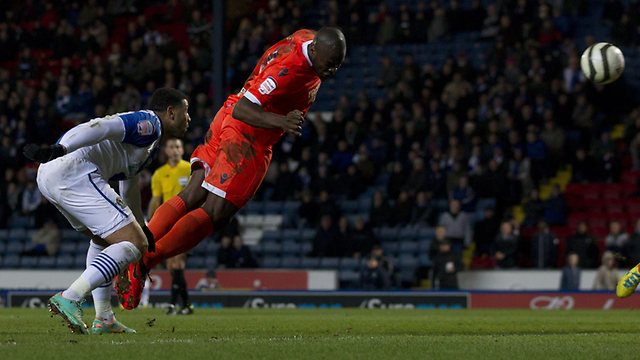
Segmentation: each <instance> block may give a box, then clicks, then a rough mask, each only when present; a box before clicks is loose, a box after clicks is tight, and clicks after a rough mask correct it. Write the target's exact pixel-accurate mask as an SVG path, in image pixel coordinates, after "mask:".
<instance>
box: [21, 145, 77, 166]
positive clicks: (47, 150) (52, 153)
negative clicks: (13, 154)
mask: <svg viewBox="0 0 640 360" xmlns="http://www.w3.org/2000/svg"><path fill="white" fill-rule="evenodd" d="M66 153H67V150H66V149H65V147H64V146H62V145H60V144H55V145H49V146H40V145H36V144H27V145H25V146H24V148H23V149H22V154H23V155H24V156H25V157H26V158H27V159H30V160H33V161H37V162H39V163H46V162H47V161H51V160H53V159H55V158H58V157H60V156H64V155H65V154H66Z"/></svg>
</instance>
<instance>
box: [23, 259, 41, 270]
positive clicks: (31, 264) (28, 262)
mask: <svg viewBox="0 0 640 360" xmlns="http://www.w3.org/2000/svg"><path fill="white" fill-rule="evenodd" d="M37 266H38V257H36V256H22V257H21V258H20V267H21V268H24V269H34V268H36V267H37Z"/></svg>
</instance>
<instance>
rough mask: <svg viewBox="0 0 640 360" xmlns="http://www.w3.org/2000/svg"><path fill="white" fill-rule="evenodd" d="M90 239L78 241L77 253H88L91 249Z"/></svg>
mask: <svg viewBox="0 0 640 360" xmlns="http://www.w3.org/2000/svg"><path fill="white" fill-rule="evenodd" d="M89 245H90V243H89V241H81V242H78V245H77V247H76V254H77V255H85V256H86V255H87V251H89Z"/></svg>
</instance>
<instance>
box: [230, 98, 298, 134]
mask: <svg viewBox="0 0 640 360" xmlns="http://www.w3.org/2000/svg"><path fill="white" fill-rule="evenodd" d="M231 116H233V118H234V119H238V120H240V121H242V122H244V123H247V124H249V125H251V126H255V127H259V128H266V129H282V130H284V131H285V132H287V133H289V134H293V135H298V136H299V135H300V134H301V131H302V123H303V122H304V114H303V113H302V111H298V110H294V111H292V112H290V113H288V114H287V115H286V116H282V115H278V114H274V113H272V112H268V111H265V110H264V109H263V108H262V107H261V106H260V105H258V104H254V103H252V102H251V101H249V100H248V99H247V98H245V97H242V98H240V100H238V103H236V105H235V106H234V108H233V113H232V114H231Z"/></svg>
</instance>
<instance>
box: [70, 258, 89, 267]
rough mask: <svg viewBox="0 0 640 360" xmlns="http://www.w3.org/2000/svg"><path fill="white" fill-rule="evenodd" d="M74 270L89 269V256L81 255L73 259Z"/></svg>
mask: <svg viewBox="0 0 640 360" xmlns="http://www.w3.org/2000/svg"><path fill="white" fill-rule="evenodd" d="M72 267H73V268H74V269H85V268H86V267H87V255H86V254H79V255H76V256H74V257H73V265H72Z"/></svg>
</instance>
